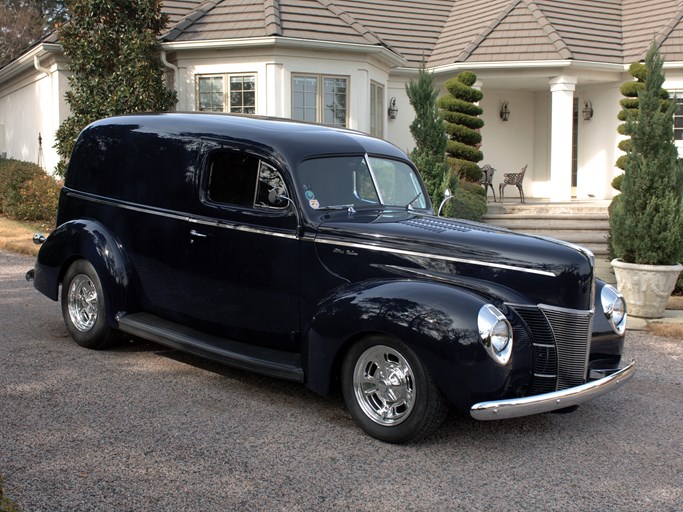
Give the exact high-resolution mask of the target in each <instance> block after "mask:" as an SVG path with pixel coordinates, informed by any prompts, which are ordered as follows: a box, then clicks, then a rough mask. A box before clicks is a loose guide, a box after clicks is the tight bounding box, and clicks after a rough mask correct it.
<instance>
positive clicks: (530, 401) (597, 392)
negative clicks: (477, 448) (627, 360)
mask: <svg viewBox="0 0 683 512" xmlns="http://www.w3.org/2000/svg"><path fill="white" fill-rule="evenodd" d="M635 373H636V362H635V361H631V364H629V365H628V366H626V367H624V368H622V369H621V370H617V371H616V372H615V373H613V374H611V375H610V376H608V377H604V378H602V379H599V380H594V381H590V382H587V383H586V384H583V385H581V386H576V387H573V388H569V389H563V390H562V391H554V392H552V393H545V394H542V395H535V396H527V397H523V398H511V399H508V400H494V401H491V402H480V403H478V404H474V405H473V406H472V407H471V408H470V415H471V416H472V417H473V418H474V419H477V420H504V419H507V418H519V417H521V416H530V415H532V414H540V413H543V412H551V411H556V410H557V409H564V408H566V407H572V406H574V405H579V404H582V403H584V402H587V401H589V400H593V399H594V398H597V397H599V396H602V395H604V394H605V393H608V392H610V391H614V390H615V389H617V388H619V387H621V386H622V385H623V384H625V383H626V382H628V381H629V380H630V379H631V377H633V375H634V374H635Z"/></svg>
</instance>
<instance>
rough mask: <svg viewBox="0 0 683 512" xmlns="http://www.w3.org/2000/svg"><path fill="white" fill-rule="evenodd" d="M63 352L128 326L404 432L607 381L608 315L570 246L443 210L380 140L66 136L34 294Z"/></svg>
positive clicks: (611, 342) (612, 353)
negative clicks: (52, 318) (62, 341)
mask: <svg viewBox="0 0 683 512" xmlns="http://www.w3.org/2000/svg"><path fill="white" fill-rule="evenodd" d="M60 285H61V305H62V313H63V316H64V321H65V323H66V326H67V328H68V330H69V333H70V334H71V336H72V337H73V339H74V340H75V341H76V342H77V343H78V344H80V345H82V346H84V347H88V348H93V349H100V348H105V347H107V346H109V345H111V344H112V343H114V342H115V341H116V340H118V339H120V338H121V337H122V336H125V335H134V336H140V337H143V338H147V339H150V340H154V341H156V342H159V343H162V344H164V345H168V346H170V347H175V348H177V349H180V350H184V351H187V352H191V353H194V354H198V355H201V356H204V357H207V358H211V359H213V360H216V361H220V362H222V363H225V364H228V365H233V366H237V367H240V368H246V369H249V370H252V371H255V372H259V373H262V374H265V375H269V376H273V377H278V378H282V379H288V380H292V381H298V382H301V383H303V384H305V385H306V386H308V387H309V388H310V389H312V390H314V391H316V392H318V393H321V394H326V393H329V392H330V391H331V390H333V389H335V387H339V386H340V387H341V390H342V392H343V395H344V399H345V401H346V404H347V407H348V409H349V411H350V413H351V415H352V416H353V417H354V419H355V420H356V421H357V422H358V424H359V425H360V426H361V427H362V428H363V429H364V430H365V431H366V432H368V433H369V434H370V435H372V436H374V437H376V438H378V439H381V440H384V441H388V442H406V441H416V440H419V439H421V438H423V437H425V436H427V435H429V434H430V433H432V432H433V431H434V430H436V429H437V428H438V426H439V425H440V423H441V422H442V420H443V419H444V417H445V414H446V411H447V408H448V405H449V404H452V405H454V406H455V407H457V408H459V409H462V410H467V411H469V412H470V414H471V415H472V416H473V417H474V418H477V419H480V420H491V419H504V418H511V417H517V416H523V415H529V414H535V413H542V412H548V411H553V410H560V409H562V410H567V409H571V408H572V407H575V406H577V405H578V404H580V403H582V402H584V401H586V400H589V399H591V398H594V397H596V396H599V395H601V394H603V393H606V392H608V391H610V390H613V389H615V388H616V387H618V386H619V385H621V384H623V383H624V382H626V381H627V380H628V379H629V378H630V377H631V376H632V375H633V373H634V372H635V363H630V364H629V365H628V366H626V367H625V368H622V369H619V363H620V359H621V354H622V348H623V342H624V328H625V324H626V310H625V304H624V301H623V299H622V297H621V295H620V294H619V293H618V292H617V290H615V289H614V288H613V287H611V286H609V285H606V284H605V283H603V282H601V281H600V280H598V279H596V278H595V273H594V258H593V255H592V254H591V253H590V252H589V251H587V250H585V249H581V248H579V247H576V246H573V245H570V244H567V243H564V242H560V241H556V240H550V239H546V238H541V237H537V236H524V235H519V234H514V233H512V232H509V231H507V230H503V229H498V228H495V227H492V226H488V225H484V224H479V223H474V222H467V221H460V220H452V219H445V218H441V217H438V216H435V215H434V212H433V206H432V204H431V203H430V200H429V198H428V196H427V193H426V191H425V188H424V185H423V183H422V181H421V179H420V176H419V174H418V173H417V171H416V169H415V167H414V166H413V164H412V163H411V162H410V161H409V160H408V158H407V157H406V155H405V154H404V153H403V152H401V151H400V150H398V149H397V148H395V147H394V146H393V145H391V144H388V143H387V142H384V141H381V140H378V139H374V138H371V137H368V136H366V135H363V134H360V133H356V132H352V131H348V130H340V129H333V128H328V127H322V126H316V125H309V124H301V123H294V122H288V121H282V120H269V119H260V118H254V117H237V116H229V115H216V114H158V115H157V114H150V115H135V116H123V117H116V118H112V119H105V120H102V121H99V122H96V123H94V124H92V125H90V126H88V127H87V128H86V129H85V130H84V131H83V132H82V133H81V135H80V137H79V139H78V141H77V143H76V146H75V149H74V152H73V155H72V157H71V161H70V163H69V168H68V171H67V175H66V182H65V186H64V189H63V191H62V196H61V200H60V205H59V214H58V221H57V228H56V230H55V231H54V232H53V233H52V234H51V235H50V236H49V237H48V238H47V240H46V241H45V242H44V244H43V245H42V247H41V250H40V253H39V255H38V258H37V261H36V268H35V287H36V288H37V289H38V290H39V291H40V292H42V293H43V294H45V295H47V296H48V297H50V298H51V299H53V300H57V299H58V298H59V295H60Z"/></svg>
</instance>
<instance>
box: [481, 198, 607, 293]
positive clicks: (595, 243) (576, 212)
mask: <svg viewBox="0 0 683 512" xmlns="http://www.w3.org/2000/svg"><path fill="white" fill-rule="evenodd" d="M608 206H609V201H581V202H576V201H572V202H564V203H550V202H547V201H530V202H527V203H525V204H521V203H514V202H512V201H511V202H507V200H506V202H505V203H502V204H501V203H493V202H489V203H488V204H487V213H486V215H484V217H483V219H482V220H483V221H484V222H487V223H489V224H493V225H496V226H500V227H504V228H507V229H510V230H512V231H516V232H519V233H528V234H531V235H540V236H547V237H550V238H556V239H558V240H564V241H566V242H571V243H573V244H576V245H580V246H582V247H585V248H586V249H588V250H590V251H591V252H592V253H593V254H594V255H595V258H596V261H599V262H600V263H599V264H598V265H597V266H598V275H599V277H601V278H602V279H606V278H607V280H608V282H613V280H614V278H613V274H612V270H611V267H610V265H609V262H608V261H607V257H608V250H607V236H608V234H609V215H608V213H607V208H608Z"/></svg>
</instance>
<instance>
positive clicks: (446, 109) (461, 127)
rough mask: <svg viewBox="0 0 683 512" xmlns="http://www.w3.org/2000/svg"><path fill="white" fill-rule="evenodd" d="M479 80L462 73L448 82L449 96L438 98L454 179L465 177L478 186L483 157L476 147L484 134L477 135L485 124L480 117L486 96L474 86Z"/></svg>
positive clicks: (472, 75)
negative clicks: (447, 139)
mask: <svg viewBox="0 0 683 512" xmlns="http://www.w3.org/2000/svg"><path fill="white" fill-rule="evenodd" d="M476 81H477V76H476V75H475V74H474V73H471V72H469V71H463V72H462V73H460V74H459V75H458V76H456V77H455V78H453V79H451V80H448V81H447V82H446V84H445V85H446V90H447V91H448V94H447V95H445V96H442V97H441V98H439V101H438V103H437V105H438V106H439V108H440V109H442V115H443V118H444V125H445V127H446V133H448V136H449V141H448V145H447V146H446V153H447V154H448V165H449V167H450V169H451V174H452V176H454V177H463V178H464V179H465V180H467V181H472V182H477V181H479V180H480V179H481V176H482V172H481V169H480V168H479V166H478V165H477V162H480V161H481V160H482V159H483V158H484V155H483V153H482V152H481V151H480V150H479V148H478V147H477V146H478V145H479V144H480V143H481V134H480V133H479V132H478V131H477V130H479V129H480V128H481V127H482V126H484V122H483V121H482V119H481V118H480V117H478V116H480V115H481V114H482V112H483V111H482V109H481V107H479V105H475V104H474V103H475V102H478V101H480V100H481V99H482V97H483V94H482V93H481V91H479V90H478V89H474V88H473V87H472V85H474V83H475V82H476Z"/></svg>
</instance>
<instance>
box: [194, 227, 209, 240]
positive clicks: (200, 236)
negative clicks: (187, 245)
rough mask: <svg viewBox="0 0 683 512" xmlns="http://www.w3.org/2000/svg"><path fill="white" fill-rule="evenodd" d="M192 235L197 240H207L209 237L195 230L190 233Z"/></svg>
mask: <svg viewBox="0 0 683 512" xmlns="http://www.w3.org/2000/svg"><path fill="white" fill-rule="evenodd" d="M190 235H191V236H194V237H197V238H206V237H207V236H208V235H205V234H204V233H200V232H199V231H197V230H196V229H193V230H192V231H190Z"/></svg>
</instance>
